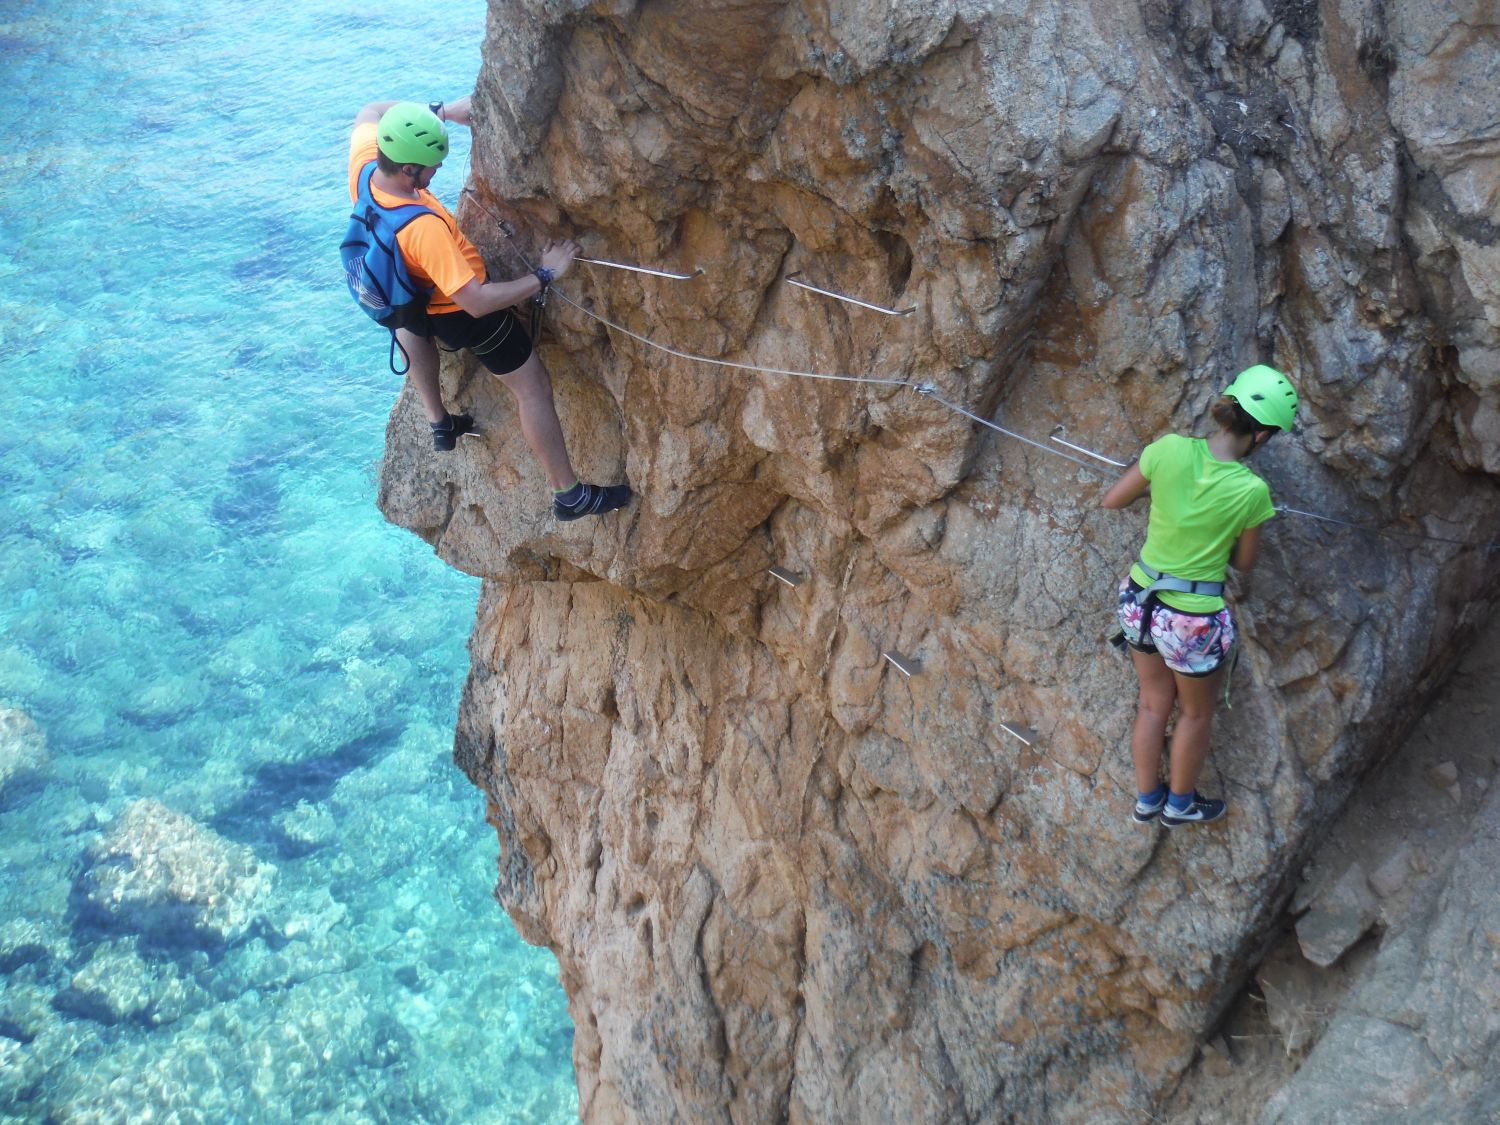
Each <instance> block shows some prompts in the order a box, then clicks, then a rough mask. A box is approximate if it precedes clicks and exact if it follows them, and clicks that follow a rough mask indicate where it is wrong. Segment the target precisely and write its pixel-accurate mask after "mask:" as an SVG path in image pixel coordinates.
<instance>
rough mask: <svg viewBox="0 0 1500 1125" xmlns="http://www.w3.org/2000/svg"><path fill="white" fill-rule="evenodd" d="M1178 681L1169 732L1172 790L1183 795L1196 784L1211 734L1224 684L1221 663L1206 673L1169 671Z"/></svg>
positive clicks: (1194, 787)
mask: <svg viewBox="0 0 1500 1125" xmlns="http://www.w3.org/2000/svg"><path fill="white" fill-rule="evenodd" d="M1171 674H1172V676H1173V678H1174V679H1176V681H1177V708H1178V710H1177V727H1176V729H1175V730H1173V731H1172V792H1173V793H1177V794H1180V795H1182V796H1186V795H1187V794H1189V793H1192V792H1193V791H1194V790H1195V789H1196V788H1197V786H1198V775H1199V774H1201V773H1202V772H1203V762H1204V759H1206V758H1207V757H1208V739H1209V735H1211V734H1212V733H1213V725H1214V708H1215V707H1216V706H1217V705H1218V702H1219V691H1220V689H1221V688H1222V687H1223V685H1224V666H1223V665H1220V666H1219V668H1218V670H1217V671H1215V672H1213V673H1212V674H1211V675H1207V676H1183V675H1179V674H1178V673H1176V672H1173V673H1171Z"/></svg>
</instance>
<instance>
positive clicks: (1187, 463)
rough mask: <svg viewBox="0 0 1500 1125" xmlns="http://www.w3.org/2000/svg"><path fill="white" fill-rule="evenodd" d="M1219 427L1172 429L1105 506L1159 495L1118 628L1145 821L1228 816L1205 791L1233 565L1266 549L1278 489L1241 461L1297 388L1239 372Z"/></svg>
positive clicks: (1228, 640) (1139, 816) (1226, 650)
mask: <svg viewBox="0 0 1500 1125" xmlns="http://www.w3.org/2000/svg"><path fill="white" fill-rule="evenodd" d="M1212 413H1213V420H1214V421H1215V422H1216V423H1217V424H1218V427H1219V430H1218V432H1217V433H1215V434H1214V435H1213V436H1211V437H1208V438H1192V437H1185V436H1183V435H1180V434H1168V435H1167V436H1166V437H1164V438H1161V439H1160V440H1158V441H1154V442H1152V443H1151V444H1150V445H1148V446H1146V448H1145V449H1144V450H1142V451H1141V456H1140V460H1139V461H1137V462H1136V463H1135V464H1134V465H1132V466H1131V467H1130V468H1128V469H1126V470H1125V473H1124V474H1123V475H1122V476H1121V477H1120V479H1119V480H1117V481H1116V482H1115V483H1114V484H1113V485H1112V486H1111V487H1110V489H1109V491H1108V492H1106V493H1105V494H1104V499H1103V500H1101V501H1100V507H1104V508H1124V507H1127V506H1128V505H1130V504H1132V503H1134V502H1135V501H1136V500H1139V499H1140V498H1141V497H1142V496H1144V495H1145V494H1146V491H1147V489H1148V488H1149V489H1150V492H1151V514H1150V518H1149V521H1148V523H1147V527H1146V542H1145V545H1144V546H1143V547H1142V548H1141V555H1140V559H1139V560H1137V562H1136V563H1135V565H1133V566H1132V567H1131V568H1130V573H1129V574H1127V575H1126V576H1125V578H1124V579H1122V580H1121V582H1120V609H1119V616H1120V629H1121V632H1122V633H1123V635H1124V639H1125V642H1126V643H1127V644H1128V645H1129V646H1130V650H1131V661H1132V662H1133V663H1134V664H1135V671H1136V675H1137V676H1138V677H1139V678H1140V682H1141V694H1140V708H1139V710H1138V711H1137V712H1136V717H1135V726H1134V727H1133V728H1132V731H1131V736H1130V756H1131V758H1132V760H1133V761H1134V762H1135V783H1136V790H1137V792H1138V793H1139V794H1140V796H1139V798H1138V799H1137V800H1136V803H1135V812H1134V813H1133V816H1134V818H1135V820H1136V821H1137V822H1138V823H1140V824H1147V823H1150V822H1151V821H1152V820H1154V819H1156V817H1157V815H1158V814H1160V816H1161V822H1162V824H1164V825H1166V826H1167V827H1168V828H1176V827H1178V826H1180V825H1183V824H1200V823H1204V822H1206V821H1210V820H1217V819H1218V818H1219V817H1221V816H1223V815H1224V811H1225V804H1224V802H1223V801H1221V800H1216V799H1214V798H1212V797H1202V796H1199V795H1198V791H1197V785H1198V775H1199V773H1200V772H1202V769H1203V760H1204V758H1205V757H1206V756H1207V754H1208V738H1209V733H1210V731H1211V730H1212V727H1213V717H1214V704H1215V702H1216V701H1217V698H1218V693H1219V685H1220V683H1221V682H1222V681H1223V679H1224V674H1225V667H1226V665H1225V662H1226V660H1227V659H1228V657H1229V654H1230V652H1231V650H1232V649H1233V647H1234V640H1235V623H1234V617H1233V615H1232V614H1231V613H1230V612H1229V608H1228V606H1226V605H1225V604H1224V598H1223V593H1224V570H1225V567H1226V566H1232V567H1234V568H1235V569H1236V570H1239V571H1246V570H1249V569H1250V568H1251V567H1252V566H1254V565H1255V559H1256V556H1257V555H1258V554H1259V552H1260V527H1261V524H1263V523H1265V522H1266V520H1268V519H1270V518H1271V516H1272V515H1273V514H1274V509H1273V508H1272V507H1271V490H1270V489H1269V488H1267V487H1266V482H1265V481H1263V480H1261V478H1260V477H1258V476H1256V475H1255V474H1254V473H1253V472H1251V471H1250V470H1249V469H1248V468H1247V467H1246V466H1245V464H1244V460H1245V458H1246V457H1248V456H1249V455H1250V454H1251V453H1253V452H1254V451H1255V450H1257V449H1259V448H1260V447H1261V446H1262V445H1264V444H1265V443H1266V442H1267V441H1268V440H1270V438H1271V436H1272V435H1273V434H1275V433H1277V432H1278V431H1281V430H1290V429H1291V428H1292V422H1293V421H1294V420H1295V419H1296V416H1297V391H1296V389H1295V388H1294V387H1293V386H1292V384H1291V383H1290V382H1289V381H1288V380H1287V378H1286V376H1284V375H1282V374H1281V372H1279V371H1276V370H1273V369H1272V368H1270V367H1265V366H1256V367H1251V368H1248V369H1246V370H1245V371H1242V372H1240V374H1239V376H1238V377H1237V378H1236V379H1235V380H1234V382H1233V383H1231V384H1230V385H1229V386H1228V387H1227V388H1225V390H1224V395H1223V397H1222V398H1220V399H1219V400H1218V402H1216V403H1215V404H1214V407H1213V412H1212ZM1174 704H1176V706H1177V709H1178V714H1177V727H1176V729H1175V730H1174V731H1173V732H1172V751H1171V770H1170V774H1169V777H1168V784H1163V783H1162V780H1161V758H1162V750H1163V742H1164V740H1165V738H1166V731H1167V720H1168V719H1169V718H1170V717H1171V714H1172V707H1173V705H1174Z"/></svg>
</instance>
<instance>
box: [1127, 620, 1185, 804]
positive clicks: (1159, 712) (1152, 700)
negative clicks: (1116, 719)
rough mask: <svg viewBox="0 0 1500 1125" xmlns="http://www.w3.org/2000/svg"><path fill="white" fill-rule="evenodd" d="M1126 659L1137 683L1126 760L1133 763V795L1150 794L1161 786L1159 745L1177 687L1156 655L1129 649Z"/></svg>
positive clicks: (1169, 670)
mask: <svg viewBox="0 0 1500 1125" xmlns="http://www.w3.org/2000/svg"><path fill="white" fill-rule="evenodd" d="M1130 659H1131V662H1132V663H1133V664H1134V665H1135V674H1136V676H1137V677H1139V679H1140V681H1141V693H1140V700H1139V704H1138V706H1137V709H1136V713H1135V726H1134V727H1133V728H1132V730H1131V732H1130V758H1131V761H1133V762H1134V763H1135V788H1136V791H1137V792H1138V793H1150V792H1151V791H1152V790H1154V789H1155V788H1156V787H1157V786H1158V785H1160V784H1161V751H1162V744H1163V743H1164V742H1165V741H1166V737H1167V720H1168V719H1170V718H1171V717H1172V705H1173V704H1174V703H1176V701H1177V683H1176V679H1175V677H1174V676H1173V675H1172V672H1171V669H1169V668H1168V667H1167V664H1166V661H1164V660H1163V659H1162V658H1161V654H1160V653H1156V652H1137V651H1136V650H1135V649H1131V650H1130ZM1173 761H1174V763H1175V761H1176V758H1175V755H1174V757H1173Z"/></svg>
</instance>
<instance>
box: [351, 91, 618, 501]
mask: <svg viewBox="0 0 1500 1125" xmlns="http://www.w3.org/2000/svg"><path fill="white" fill-rule="evenodd" d="M445 122H453V123H454V124H457V125H468V124H469V99H468V98H467V97H463V98H460V99H459V100H458V101H456V102H453V103H452V104H450V105H447V106H444V105H442V104H438V105H436V106H434V107H433V108H431V109H429V108H426V107H423V106H420V105H417V104H416V103H414V102H371V103H370V104H369V105H367V106H365V107H364V108H363V109H361V110H360V111H359V113H358V115H357V116H356V117H355V118H354V134H353V136H352V137H351V139H350V142H349V195H350V198H351V199H354V200H356V201H357V200H358V198H359V193H360V180H361V178H362V176H363V175H364V173H365V170H366V169H367V168H370V166H371V165H374V167H373V168H372V169H371V170H370V172H369V177H370V180H369V194H370V196H371V197H372V199H373V200H374V203H375V204H376V205H377V206H379V207H382V208H394V207H401V206H404V205H409V204H412V203H420V204H421V205H422V206H424V207H426V208H427V209H428V210H430V211H431V212H432V214H430V215H420V216H418V217H417V218H415V219H413V220H412V221H410V222H409V223H407V224H406V225H405V226H404V227H402V228H401V229H400V231H399V233H398V234H397V235H396V242H397V245H398V246H399V248H400V254H401V258H402V260H403V261H404V262H405V265H406V269H407V271H408V272H409V273H410V274H411V277H412V280H413V281H414V282H415V283H416V284H417V285H419V286H422V287H424V288H430V289H431V290H432V295H431V297H430V298H429V300H428V303H427V309H426V316H425V317H424V318H419V319H418V322H417V324H416V325H415V326H414V327H410V328H398V329H396V330H395V332H396V342H397V343H398V344H399V345H400V347H401V349H402V351H404V352H405V353H406V355H407V357H408V360H409V363H410V369H409V371H408V374H409V375H410V376H411V381H412V385H413V386H415V387H416V389H417V394H418V395H419V396H420V397H421V399H422V408H423V410H424V411H425V412H426V414H427V421H428V422H429V423H430V424H431V426H432V445H433V448H434V449H436V450H438V451H439V452H446V451H448V450H451V449H453V447H454V445H455V443H456V441H457V439H458V438H459V437H461V436H462V435H464V434H467V433H473V432H474V420H473V419H472V418H471V417H469V415H467V414H449V413H448V410H447V408H446V407H445V406H444V405H443V398H442V392H441V390H440V388H439V386H438V349H437V345H436V344H435V343H434V342H433V337H434V336H435V337H437V338H438V339H440V340H442V341H443V343H445V344H446V345H448V347H450V348H468V349H469V350H470V351H472V352H473V353H474V355H475V356H476V357H478V359H479V361H480V362H481V363H483V364H484V366H485V367H486V368H488V369H489V371H490V372H491V373H492V374H493V375H495V377H496V378H498V379H499V380H500V382H502V383H504V384H505V386H506V388H507V389H508V390H509V391H510V392H511V394H513V395H514V396H515V399H516V407H517V410H518V412H519V414H520V417H521V434H522V436H523V437H524V438H525V439H526V444H527V445H528V446H530V448H531V452H532V453H533V454H534V455H535V456H536V459H537V461H538V462H539V463H540V464H541V466H542V471H543V472H545V473H546V474H547V480H548V482H549V483H550V484H551V486H552V490H553V498H552V514H553V515H554V516H556V517H557V518H558V519H560V520H576V519H580V518H582V517H583V516H593V515H600V514H602V513H604V512H611V511H614V510H615V509H616V508H622V507H624V506H625V505H626V504H628V503H629V502H630V498H631V491H630V486H629V485H627V484H616V485H596V484H584V483H583V482H582V481H580V480H579V479H578V474H577V473H575V472H574V471H573V463H572V462H571V461H570V460H569V458H568V450H567V446H566V444H565V443H564V440H563V432H562V426H561V425H560V424H559V422H558V420H557V408H556V406H555V405H554V403H553V400H552V380H551V378H550V377H549V376H548V374H547V369H546V368H545V367H543V366H542V362H541V360H540V359H539V358H538V357H537V354H536V352H535V350H533V348H532V346H531V340H530V338H529V337H528V336H527V335H526V329H525V328H523V327H522V325H521V322H520V319H519V318H518V317H517V316H516V315H515V314H514V313H513V312H512V311H511V308H512V306H514V305H517V304H519V303H521V302H522V301H525V300H526V299H527V298H529V297H531V296H533V295H534V294H536V293H538V292H540V291H541V290H542V289H544V288H546V287H547V286H548V285H550V284H551V283H552V282H553V281H554V280H556V279H557V278H559V277H562V276H563V275H564V274H565V273H567V272H568V267H569V266H570V265H572V263H573V258H574V256H575V255H576V254H577V253H578V249H579V247H578V244H577V243H576V242H572V241H569V240H564V241H562V242H551V243H548V244H547V245H546V246H545V247H543V249H542V255H541V262H542V264H541V266H540V267H538V268H537V270H536V271H535V272H534V273H531V274H527V275H526V276H525V277H520V278H517V279H516V280H514V281H490V280H489V279H488V276H487V274H486V272H485V266H484V261H483V259H482V258H481V257H480V256H479V251H478V250H477V249H475V247H474V244H473V243H472V242H470V241H469V240H468V239H467V238H465V237H464V236H463V234H462V232H460V231H459V229H458V223H457V222H456V221H454V218H453V216H452V215H451V214H449V212H448V209H447V208H446V207H444V206H443V205H442V203H440V202H439V201H438V199H437V197H436V196H435V195H433V194H432V192H431V191H430V190H428V185H430V184H431V183H432V178H433V176H434V175H435V174H436V173H437V170H438V169H439V168H440V167H442V163H443V158H444V157H445V156H447V155H448V130H447V127H446V124H445Z"/></svg>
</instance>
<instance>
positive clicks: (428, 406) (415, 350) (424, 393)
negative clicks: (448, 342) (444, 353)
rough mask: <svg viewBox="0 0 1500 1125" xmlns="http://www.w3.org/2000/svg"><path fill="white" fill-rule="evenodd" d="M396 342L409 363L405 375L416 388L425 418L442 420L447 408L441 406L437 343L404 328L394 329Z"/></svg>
mask: <svg viewBox="0 0 1500 1125" xmlns="http://www.w3.org/2000/svg"><path fill="white" fill-rule="evenodd" d="M396 342H397V343H399V344H400V345H401V347H402V348H403V349H404V350H405V352H406V358H407V359H408V361H410V363H411V370H409V371H408V372H407V373H406V377H407V378H408V379H410V380H411V385H412V386H413V387H415V388H416V389H417V396H418V397H419V398H421V400H422V410H423V412H424V413H425V414H426V415H427V420H428V421H429V422H441V421H443V419H445V418H447V417H448V410H447V408H446V407H444V406H443V392H442V389H441V388H440V387H439V386H438V350H437V344H435V343H434V342H433V341H432V338H431V337H429V336H418V335H417V334H416V333H414V332H408V331H407V330H406V329H405V328H398V329H396Z"/></svg>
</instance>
